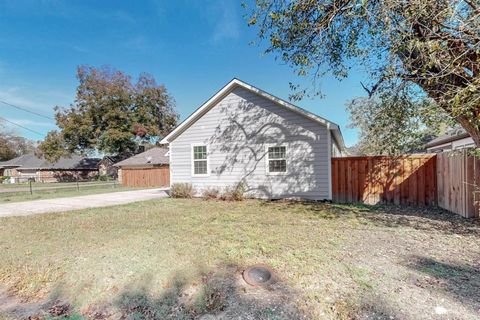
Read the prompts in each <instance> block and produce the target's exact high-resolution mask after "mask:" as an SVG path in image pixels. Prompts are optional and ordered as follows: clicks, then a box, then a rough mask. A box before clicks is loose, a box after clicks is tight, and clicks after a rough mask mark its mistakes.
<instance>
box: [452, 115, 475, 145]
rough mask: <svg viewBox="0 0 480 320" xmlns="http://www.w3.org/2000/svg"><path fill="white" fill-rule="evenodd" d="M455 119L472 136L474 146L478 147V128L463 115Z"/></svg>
mask: <svg viewBox="0 0 480 320" xmlns="http://www.w3.org/2000/svg"><path fill="white" fill-rule="evenodd" d="M457 121H458V122H459V123H460V124H461V125H462V127H463V128H464V129H465V130H466V131H467V133H468V134H469V135H470V136H471V137H472V139H473V142H475V146H476V147H477V148H480V130H478V129H477V128H475V127H474V126H473V125H472V124H471V123H470V121H468V119H467V118H466V117H464V116H459V117H457Z"/></svg>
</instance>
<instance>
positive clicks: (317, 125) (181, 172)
mask: <svg viewBox="0 0 480 320" xmlns="http://www.w3.org/2000/svg"><path fill="white" fill-rule="evenodd" d="M161 143H168V144H169V148H170V153H169V155H170V176H171V180H170V181H171V183H172V184H173V183H181V182H183V183H191V184H192V185H193V186H194V187H195V188H196V189H197V190H198V191H201V190H202V189H204V188H207V187H216V188H223V187H227V186H234V185H235V184H237V183H239V182H240V181H242V182H243V183H244V184H245V186H246V191H247V194H248V195H249V196H253V197H258V198H269V199H279V198H303V199H313V200H325V199H331V198H332V187H331V185H332V184H331V157H332V156H341V154H342V152H344V150H345V146H344V142H343V138H342V134H341V132H340V128H339V126H338V125H337V124H335V123H332V122H330V121H328V120H326V119H324V118H321V117H319V116H317V115H315V114H313V113H310V112H308V111H306V110H304V109H301V108H299V107H297V106H294V105H292V104H290V103H289V102H287V101H285V100H282V99H279V98H277V97H275V96H273V95H271V94H269V93H267V92H265V91H262V90H260V89H258V88H256V87H254V86H252V85H249V84H247V83H245V82H243V81H240V80H238V79H233V80H232V81H230V82H229V83H228V84H227V85H225V86H224V87H223V88H222V89H221V90H220V91H218V92H217V93H216V94H215V95H214V96H213V97H211V98H210V99H209V100H208V101H207V102H205V103H204V104H203V105H202V106H201V107H200V108H198V109H197V110H196V111H195V112H194V113H193V114H192V115H190V116H189V117H188V118H187V119H186V120H185V121H183V122H182V123H181V124H180V125H179V126H178V127H177V128H175V130H173V131H172V132H171V133H170V134H169V135H168V136H166V137H165V138H164V139H163V140H162V141H161Z"/></svg>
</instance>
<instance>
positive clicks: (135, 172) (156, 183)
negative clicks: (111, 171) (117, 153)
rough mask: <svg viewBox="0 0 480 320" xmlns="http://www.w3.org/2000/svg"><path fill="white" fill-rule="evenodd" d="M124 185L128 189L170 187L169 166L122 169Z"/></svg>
mask: <svg viewBox="0 0 480 320" xmlns="http://www.w3.org/2000/svg"><path fill="white" fill-rule="evenodd" d="M121 175H122V184H123V185H125V186H128V187H168V186H169V185H170V169H169V167H168V166H161V167H153V168H122V173H121Z"/></svg>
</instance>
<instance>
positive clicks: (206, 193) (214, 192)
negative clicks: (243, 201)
mask: <svg viewBox="0 0 480 320" xmlns="http://www.w3.org/2000/svg"><path fill="white" fill-rule="evenodd" d="M219 196H220V191H219V190H218V189H217V188H213V187H209V188H206V189H204V190H203V192H202V198H203V199H204V200H214V199H217V198H218V197H219Z"/></svg>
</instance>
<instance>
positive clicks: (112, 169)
mask: <svg viewBox="0 0 480 320" xmlns="http://www.w3.org/2000/svg"><path fill="white" fill-rule="evenodd" d="M123 159H125V157H121V156H105V157H103V159H102V160H100V162H99V163H98V175H100V176H109V177H112V178H114V179H117V177H118V167H116V166H115V163H117V162H119V161H121V160H123Z"/></svg>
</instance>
